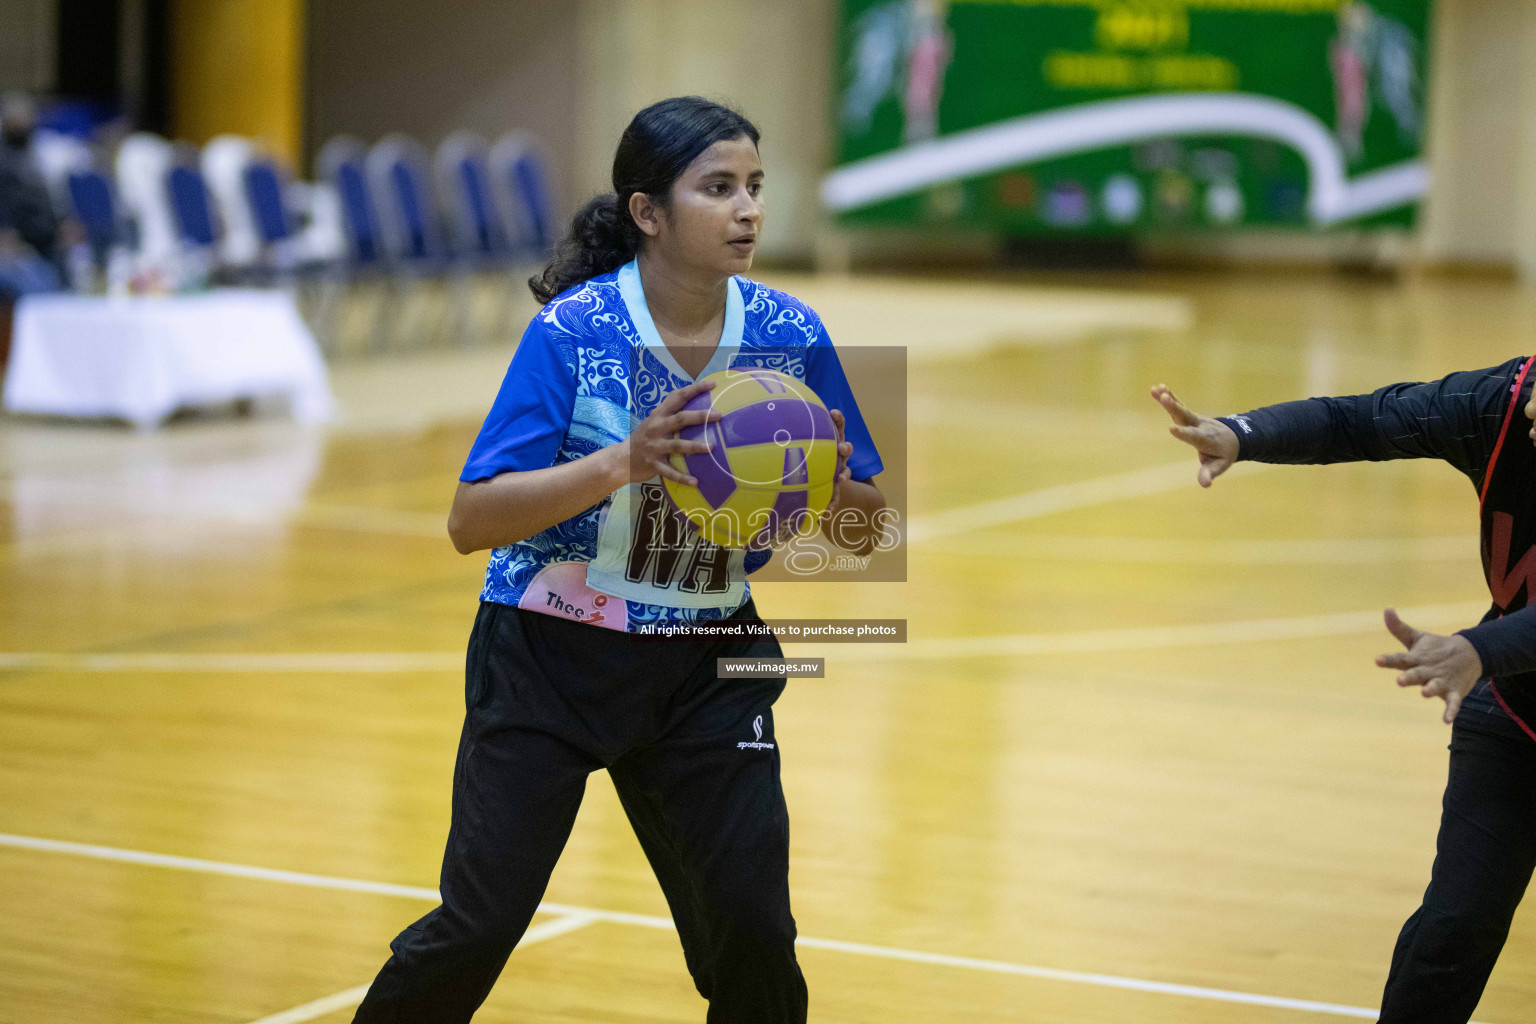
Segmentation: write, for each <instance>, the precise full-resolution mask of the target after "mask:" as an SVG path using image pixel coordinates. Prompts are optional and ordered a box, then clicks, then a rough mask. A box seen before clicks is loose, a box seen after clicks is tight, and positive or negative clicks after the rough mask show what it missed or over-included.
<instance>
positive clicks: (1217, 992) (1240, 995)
mask: <svg viewBox="0 0 1536 1024" xmlns="http://www.w3.org/2000/svg"><path fill="white" fill-rule="evenodd" d="M0 846H10V847H15V848H18V849H24V850H39V851H44V852H47V853H64V854H73V855H76V856H82V857H92V858H95V859H97V860H108V861H121V862H124V863H129V864H143V865H149V866H153V867H164V868H177V869H180V870H183V871H198V872H202V873H205V874H214V875H229V876H233V877H236V878H256V879H261V880H264V881H269V882H283V883H286V884H289V885H303V886H309V887H312V888H322V889H338V890H343V891H347V892H371V893H379V894H381V895H386V896H404V897H408V898H413V899H424V900H431V901H432V902H434V903H435V902H437V901H438V893H437V890H436V889H429V888H425V887H422V886H409V885H392V884H389V883H387V882H367V881H363V880H361V879H354V878H335V877H332V876H329V875H312V874H308V873H305V872H299V871H279V870H276V869H274V868H259V867H252V866H250V865H246V864H227V863H224V862H222V861H213V860H202V859H199V858H196V857H174V856H170V855H168V854H162V853H145V852H143V851H140V850H123V849H119V848H117V847H114V846H93V845H90V844H86V843H70V842H64V841H61V840H57V839H40V838H37V837H34V836H18V835H9V834H6V833H0ZM539 912H540V913H551V914H560V915H562V920H564V919H566V918H585V919H588V920H587V921H586V922H584V923H590V922H591V921H611V922H614V923H617V924H632V925H638V926H640V927H643V928H656V929H663V930H666V931H672V930H674V929H673V925H672V922H671V921H669V920H668V919H666V918H664V917H656V916H653V915H650V914H627V913H621V912H617V911H611V910H594V909H591V908H589V907H573V906H569V905H567V904H563V903H540V904H539ZM555 923H556V922H553V921H551V922H549V925H553V924H555ZM571 927H573V928H574V927H577V926H576V925H572V926H571ZM530 931H531V929H530ZM796 944H797V945H801V946H805V947H806V948H809V949H825V950H829V951H832V952H838V953H850V954H853V955H855V956H869V957H878V958H880V959H884V960H902V961H906V962H908V963H923V964H934V965H937V966H944V967H957V968H961V969H964V970H973V971H987V972H990V973H993V974H1009V975H1015V976H1018V977H1025V978H1040V979H1043V980H1047V981H1060V982H1067V983H1069V984H1077V985H1094V986H1098V987H1100V988H1116V989H1127V990H1130V991H1134V992H1148V993H1153V994H1156V995H1173V996H1184V997H1186V998H1190V999H1207V1000H1215V1001H1219V1002H1224V1003H1241V1004H1244V1005H1248V1006H1268V1007H1274V1008H1278V1009H1283V1010H1297V1011H1301V1012H1304V1013H1327V1014H1332V1015H1334V1016H1337V1017H1360V1018H1368V1019H1374V1018H1375V1017H1376V1011H1375V1010H1372V1009H1368V1008H1366V1007H1363V1006H1348V1005H1344V1004H1341V1003H1322V1002H1317V1001H1315V1000H1311V999H1289V998H1286V997H1284V996H1267V995H1261V994H1258V993H1254V992H1236V991H1231V990H1228V989H1220V988H1204V987H1201V986H1198V985H1177V984H1172V983H1170V982H1162V981H1146V980H1143V979H1141V978H1125V977H1120V976H1119V975H1114V974H1092V973H1086V972H1082V971H1066V970H1060V969H1058V968H1054V967H1034V966H1031V965H1029V964H1015V963H1009V962H1007V961H1005V960H982V959H976V958H974V957H963V956H947V955H945V954H943V953H925V952H922V951H920V950H912V949H898V948H895V947H892V946H871V945H866V944H864V943H860V942H843V941H841V940H838V939H817V938H811V937H809V936H803V935H802V936H801V937H800V938H798V939H797V940H796ZM356 991H359V990H358V989H349V990H348V991H347V992H346V993H337V994H336V995H335V996H331V997H328V998H331V999H339V998H341V997H342V996H343V995H350V993H352V992H356ZM358 998H359V1000H360V999H361V998H362V997H361V996H360V995H359V996H358ZM309 1005H314V1004H309ZM333 1008H337V1009H339V1008H340V1005H338V1006H336V1007H333ZM288 1012H290V1013H291V1012H294V1011H288ZM321 1012H329V1011H321ZM316 1016H318V1014H316ZM278 1019H281V1018H267V1020H266V1021H265V1022H264V1024H272V1022H273V1021H274V1020H278ZM291 1019H292V1020H295V1021H297V1020H306V1019H309V1018H291ZM258 1024H263V1022H258Z"/></svg>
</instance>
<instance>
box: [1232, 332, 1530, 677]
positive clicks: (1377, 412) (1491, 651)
mask: <svg viewBox="0 0 1536 1024" xmlns="http://www.w3.org/2000/svg"><path fill="white" fill-rule="evenodd" d="M1524 361H1525V360H1524V359H1523V358H1520V359H1512V360H1510V361H1509V362H1507V363H1504V364H1502V365H1500V366H1494V367H1490V368H1488V369H1485V370H1468V371H1465V372H1461V373H1453V374H1451V375H1450V376H1448V377H1445V378H1442V379H1441V380H1437V381H1431V382H1428V383H1419V384H1412V383H1410V384H1391V385H1388V386H1387V387H1384V388H1381V389H1379V390H1377V391H1373V392H1371V393H1370V394H1368V395H1353V396H1350V397H1345V398H1308V399H1306V400H1304V401H1300V402H1283V403H1281V404H1279V405H1270V406H1265V407H1264V408H1262V409H1255V410H1253V411H1252V412H1247V413H1243V414H1241V415H1238V416H1222V417H1220V419H1221V421H1222V422H1223V423H1225V424H1226V425H1227V426H1229V427H1231V428H1232V431H1233V432H1234V433H1235V434H1237V440H1238V459H1239V460H1240V461H1246V462H1272V463H1282V464H1289V465H1303V464H1306V465H1322V464H1328V463H1335V462H1381V461H1385V460H1387V459H1443V460H1444V461H1446V462H1449V463H1450V464H1451V465H1452V466H1455V467H1456V468H1457V469H1458V470H1460V471H1461V472H1462V473H1463V474H1464V475H1465V476H1466V477H1468V478H1469V479H1470V480H1471V481H1472V484H1473V486H1474V487H1476V488H1477V489H1478V490H1481V489H1482V486H1483V476H1484V474H1485V473H1486V472H1487V469H1488V462H1489V460H1490V459H1491V458H1492V455H1493V450H1494V446H1495V445H1496V444H1497V443H1498V439H1499V431H1500V429H1501V428H1502V426H1503V421H1504V414H1505V410H1506V409H1507V408H1508V405H1509V401H1510V390H1511V388H1512V387H1513V385H1514V381H1515V378H1516V377H1517V376H1518V374H1519V372H1520V367H1521V365H1522V364H1523V363H1524ZM1515 416H1516V417H1517V421H1516V422H1514V423H1512V424H1511V425H1510V434H1511V435H1512V436H1511V438H1510V439H1509V440H1508V441H1507V442H1506V443H1508V444H1513V443H1515V442H1516V441H1524V440H1525V433H1526V430H1527V429H1528V427H1527V425H1526V423H1525V420H1524V417H1523V414H1522V413H1521V412H1520V411H1516V413H1515ZM1460 632H1461V635H1462V636H1464V637H1466V638H1467V640H1468V641H1469V642H1470V643H1471V644H1472V646H1473V648H1474V649H1475V650H1476V651H1477V654H1478V657H1480V658H1481V659H1482V662H1483V672H1484V674H1486V675H1492V676H1500V675H1511V674H1515V673H1520V672H1532V671H1536V600H1533V601H1532V603H1531V604H1530V605H1529V606H1528V607H1526V608H1523V609H1521V610H1519V611H1516V612H1512V613H1510V614H1509V615H1505V616H1503V617H1502V618H1494V617H1491V613H1490V617H1489V618H1486V619H1484V621H1483V622H1481V623H1480V624H1478V625H1477V626H1474V627H1472V628H1471V629H1464V630H1461V631H1460Z"/></svg>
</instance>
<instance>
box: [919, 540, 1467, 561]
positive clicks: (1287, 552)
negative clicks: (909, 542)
mask: <svg viewBox="0 0 1536 1024" xmlns="http://www.w3.org/2000/svg"><path fill="white" fill-rule="evenodd" d="M935 546H936V547H941V548H946V550H951V551H958V550H962V549H964V550H966V551H967V552H969V553H971V554H976V553H977V552H976V549H975V546H974V545H973V544H972V542H971V541H969V540H962V539H959V538H956V539H954V540H948V539H944V540H940V541H939V543H938V544H936V545H935ZM1476 552H1477V535H1476V534H1472V533H1468V534H1462V535H1459V536H1448V537H1336V538H1332V539H1322V540H1256V539H1241V540H1240V539H1233V538H1223V539H1206V540H1183V539H1172V538H1159V537H1084V536H1076V535H1073V536H1068V535H1064V534H1031V535H1029V536H1010V537H990V538H988V539H987V545H986V552H985V553H986V556H987V557H988V558H993V559H997V558H1019V559H1027V560H1034V561H1051V562H1116V563H1120V564H1122V565H1133V564H1134V565H1381V564H1393V563H1397V562H1457V561H1465V560H1466V559H1467V558H1468V557H1469V556H1475V555H1476Z"/></svg>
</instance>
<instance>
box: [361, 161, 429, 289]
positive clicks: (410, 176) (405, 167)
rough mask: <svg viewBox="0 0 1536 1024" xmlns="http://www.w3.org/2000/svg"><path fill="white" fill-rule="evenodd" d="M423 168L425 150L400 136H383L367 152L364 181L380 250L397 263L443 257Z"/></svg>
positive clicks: (419, 261)
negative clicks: (376, 221) (370, 197)
mask: <svg viewBox="0 0 1536 1024" xmlns="http://www.w3.org/2000/svg"><path fill="white" fill-rule="evenodd" d="M427 168H428V162H427V158H426V151H425V150H423V149H422V148H421V144H420V143H418V142H416V140H414V139H411V138H409V137H407V136H404V135H390V136H386V137H385V138H383V139H381V140H379V141H378V142H377V143H375V145H374V147H373V149H371V150H369V152H368V183H369V185H370V187H371V188H372V190H373V194H374V197H375V199H376V200H377V201H378V212H379V225H380V227H381V228H382V229H383V230H382V237H383V239H384V248H385V252H386V254H387V255H388V256H390V257H391V258H392V259H394V260H397V261H399V262H402V263H424V262H431V261H434V260H436V259H438V258H439V257H440V256H441V255H442V243H441V241H440V234H439V229H438V225H437V209H436V206H435V204H434V203H433V202H432V192H431V189H430V188H429V185H428V169H427Z"/></svg>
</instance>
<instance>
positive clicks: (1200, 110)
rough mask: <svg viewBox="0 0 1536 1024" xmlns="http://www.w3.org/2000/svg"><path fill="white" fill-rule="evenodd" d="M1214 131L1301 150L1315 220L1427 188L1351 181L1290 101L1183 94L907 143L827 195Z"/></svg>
mask: <svg viewBox="0 0 1536 1024" xmlns="http://www.w3.org/2000/svg"><path fill="white" fill-rule="evenodd" d="M1212 134H1220V135H1242V136H1251V137H1255V138H1266V139H1273V140H1274V141H1276V142H1281V143H1284V144H1285V145H1287V146H1290V147H1292V148H1293V149H1295V150H1296V151H1297V152H1298V153H1300V154H1301V156H1302V159H1303V160H1305V161H1306V164H1307V169H1308V171H1309V173H1310V176H1311V194H1310V195H1309V196H1308V199H1307V208H1308V212H1309V213H1310V214H1311V216H1312V219H1313V220H1314V221H1316V222H1317V223H1319V224H1334V223H1337V222H1339V221H1342V220H1348V219H1350V218H1352V217H1362V216H1366V215H1368V214H1372V213H1378V212H1380V211H1382V210H1390V209H1392V208H1393V207H1395V206H1401V205H1403V204H1404V203H1410V202H1413V201H1414V200H1417V199H1419V198H1421V197H1423V196H1424V194H1425V193H1426V192H1427V191H1428V189H1429V168H1428V167H1427V166H1426V165H1425V164H1424V163H1423V161H1420V160H1407V161H1404V162H1402V163H1398V164H1393V165H1392V166H1390V167H1383V168H1381V169H1379V170H1375V171H1369V172H1367V173H1365V174H1362V175H1359V176H1358V177H1356V178H1354V179H1353V180H1351V179H1350V178H1349V172H1348V168H1347V167H1346V166H1345V163H1344V155H1343V153H1342V151H1341V150H1340V149H1339V144H1338V142H1337V141H1336V140H1335V139H1334V137H1333V133H1332V132H1331V131H1330V130H1329V128H1328V126H1327V125H1326V124H1324V123H1323V122H1322V121H1321V120H1319V119H1318V118H1317V117H1316V116H1315V115H1313V114H1311V113H1308V112H1307V111H1306V110H1303V109H1302V108H1301V107H1298V106H1296V105H1295V104H1294V103H1287V102H1286V101H1284V100H1278V99H1275V98H1273V97H1270V96H1257V95H1253V94H1251V93H1183V94H1180V95H1177V96H1133V97H1129V98H1126V99H1117V100H1102V101H1100V102H1097V103H1084V104H1080V105H1076V106H1072V107H1067V108H1065V109H1062V110H1052V111H1047V112H1046V113H1043V114H1028V115H1025V116H1023V117H1016V118H1011V119H1009V120H1007V121H1001V122H998V123H997V124H990V125H986V126H984V127H981V128H971V129H967V130H966V131H962V132H956V133H955V134H953V135H946V136H944V137H942V138H937V139H930V140H928V141H926V142H920V143H917V144H915V145H911V146H905V147H903V148H901V149H898V150H895V151H894V152H890V153H882V154H880V155H879V156H872V157H867V158H866V159H863V160H858V161H855V162H853V163H850V164H846V165H844V166H842V167H839V168H837V169H836V170H835V171H833V172H832V173H831V174H829V175H827V177H826V178H825V179H824V180H823V181H822V186H821V196H822V201H823V202H824V203H826V205H827V206H828V207H830V208H831V209H833V210H851V209H855V208H857V207H860V206H868V205H869V204H871V203H876V202H880V201H882V200H886V199H894V198H895V197H897V196H902V195H906V194H908V193H910V192H915V191H917V190H918V189H922V188H927V187H928V186H930V185H937V184H941V183H943V182H949V181H956V180H959V179H961V178H969V177H972V176H975V175H978V174H987V173H990V172H992V171H1000V170H1004V169H1006V168H1009V167H1016V166H1018V165H1019V164H1025V163H1030V162H1032V161H1036V160H1045V159H1050V158H1052V157H1058V156H1067V155H1069V154H1073V153H1083V152H1087V151H1090V150H1094V149H1102V148H1105V147H1107V146H1116V145H1124V144H1127V143H1134V142H1141V141H1145V140H1147V139H1156V138H1167V137H1169V136H1180V135H1212Z"/></svg>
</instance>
